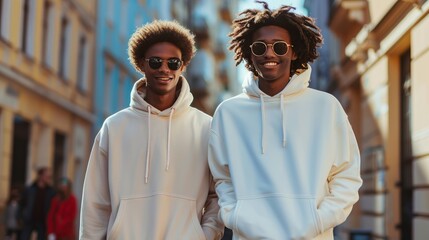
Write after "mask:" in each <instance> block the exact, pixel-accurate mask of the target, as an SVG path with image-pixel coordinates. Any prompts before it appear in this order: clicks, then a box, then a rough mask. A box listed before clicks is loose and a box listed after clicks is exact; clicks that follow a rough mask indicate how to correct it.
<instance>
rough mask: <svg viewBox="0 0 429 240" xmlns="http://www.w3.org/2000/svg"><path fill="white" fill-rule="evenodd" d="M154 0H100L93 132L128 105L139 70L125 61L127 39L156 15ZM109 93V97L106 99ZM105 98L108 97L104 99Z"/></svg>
mask: <svg viewBox="0 0 429 240" xmlns="http://www.w3.org/2000/svg"><path fill="white" fill-rule="evenodd" d="M162 1H165V0H162ZM153 2H155V1H141V0H140V1H139V0H106V1H99V4H98V15H97V40H96V74H95V76H96V80H95V90H94V91H95V92H94V98H95V99H94V112H95V115H96V121H95V124H94V127H93V135H94V136H95V134H96V133H97V132H98V131H99V129H100V128H101V126H102V124H103V121H104V120H105V118H106V117H108V116H109V115H111V114H113V113H115V112H117V111H119V110H121V109H123V108H125V107H127V106H128V105H129V102H130V91H131V89H132V86H133V84H134V82H135V81H136V80H138V79H139V78H140V77H141V74H140V73H138V72H136V71H135V70H134V68H133V67H132V66H131V64H130V63H129V61H128V54H127V47H128V39H129V38H130V36H131V35H132V33H133V32H134V31H135V29H136V28H137V27H138V26H141V25H142V24H144V23H146V22H149V21H151V20H152V19H153V18H154V16H155V15H159V14H158V13H157V11H159V10H158V9H156V8H155V7H152V6H156V4H153ZM106 69H110V74H108V73H107V71H106ZM109 75H110V77H109ZM121 76H122V77H121ZM121 78H122V80H121ZM109 80H110V82H109ZM121 82H122V83H121ZM106 85H108V86H106ZM121 85H122V87H121ZM108 95H109V96H110V98H108V99H106V96H108ZM106 100H110V101H109V102H106Z"/></svg>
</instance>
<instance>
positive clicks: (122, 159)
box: [80, 21, 223, 240]
mask: <svg viewBox="0 0 429 240" xmlns="http://www.w3.org/2000/svg"><path fill="white" fill-rule="evenodd" d="M194 53H195V46H194V36H193V35H192V34H191V33H190V31H189V30H188V29H186V28H184V27H183V26H181V25H179V24H178V23H177V22H173V21H154V22H152V23H148V24H146V25H144V26H142V27H140V28H138V29H137V30H136V31H135V33H134V34H133V35H132V37H131V39H130V41H129V45H128V55H129V58H130V61H131V63H132V65H133V66H134V67H135V68H136V70H138V71H140V72H141V73H143V74H144V77H143V78H142V79H140V80H138V81H137V82H136V83H135V84H134V87H133V89H132V91H131V103H130V107H129V108H126V109H124V110H122V111H120V112H118V113H116V114H114V115H112V116H110V117H109V118H107V119H106V121H105V122H104V124H103V127H102V128H101V130H100V132H99V133H98V134H97V136H96V138H95V141H94V146H93V148H92V152H91V156H90V159H89V163H88V169H87V172H86V177H85V183H84V190H83V199H82V212H81V222H80V223H81V224H80V239H106V238H107V239H147V240H155V239H166V240H167V239H168V240H177V239H190V240H205V239H207V240H215V239H216V240H218V239H220V238H221V237H222V233H223V224H222V223H221V221H220V220H219V219H218V212H219V205H218V198H217V196H216V193H215V190H214V183H213V180H212V177H211V174H210V170H209V166H208V161H207V151H208V147H207V146H208V140H209V128H210V122H211V118H210V117H209V116H208V115H206V114H204V113H202V112H200V111H199V110H197V109H195V108H192V107H190V104H191V102H192V99H193V97H192V94H191V93H190V90H189V85H188V83H187V81H186V79H185V78H184V77H183V76H182V75H181V74H182V72H183V71H184V70H185V67H186V66H187V65H188V64H189V62H190V60H191V58H192V57H193V55H194Z"/></svg>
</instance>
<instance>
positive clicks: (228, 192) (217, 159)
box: [209, 129, 237, 229]
mask: <svg viewBox="0 0 429 240" xmlns="http://www.w3.org/2000/svg"><path fill="white" fill-rule="evenodd" d="M224 152H225V147H224V144H223V141H222V139H221V138H220V136H219V135H218V134H217V133H216V132H215V131H214V130H213V129H212V130H211V132H210V141H209V166H210V170H211V172H212V175H213V180H214V182H215V188H216V192H217V195H218V196H219V206H220V211H219V217H220V218H221V220H222V222H223V223H224V224H225V226H226V227H228V228H230V229H233V224H232V223H233V212H234V209H235V206H236V203H237V199H236V197H235V192H234V187H233V185H232V182H231V175H230V173H229V168H228V163H227V159H226V158H225V157H224Z"/></svg>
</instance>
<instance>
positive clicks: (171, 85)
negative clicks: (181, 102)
mask: <svg viewBox="0 0 429 240" xmlns="http://www.w3.org/2000/svg"><path fill="white" fill-rule="evenodd" d="M153 57H156V58H160V59H162V64H161V67H159V68H158V69H153V68H151V67H150V65H149V62H148V61H146V60H145V59H149V58H153ZM145 59H142V61H143V62H142V63H141V64H142V66H143V67H142V69H143V71H144V73H145V77H146V80H147V90H146V91H147V94H148V95H168V94H173V95H174V94H175V92H176V86H177V83H178V81H179V77H180V75H181V74H182V72H183V70H184V69H185V66H183V65H182V66H180V68H179V69H177V70H171V69H170V68H169V67H168V64H167V61H168V60H169V59H182V52H181V51H180V49H179V48H178V47H176V46H175V45H174V44H172V43H169V42H160V43H156V44H154V45H152V46H151V47H150V48H149V49H148V50H147V51H146V54H145Z"/></svg>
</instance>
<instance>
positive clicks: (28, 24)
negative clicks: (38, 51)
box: [21, 0, 36, 57]
mask: <svg viewBox="0 0 429 240" xmlns="http://www.w3.org/2000/svg"><path fill="white" fill-rule="evenodd" d="M35 5H36V1H30V0H24V1H23V5H22V35H21V50H22V51H23V52H24V53H26V54H27V55H28V56H31V57H32V56H33V54H34V38H33V37H34V17H35V10H36V8H35Z"/></svg>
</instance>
